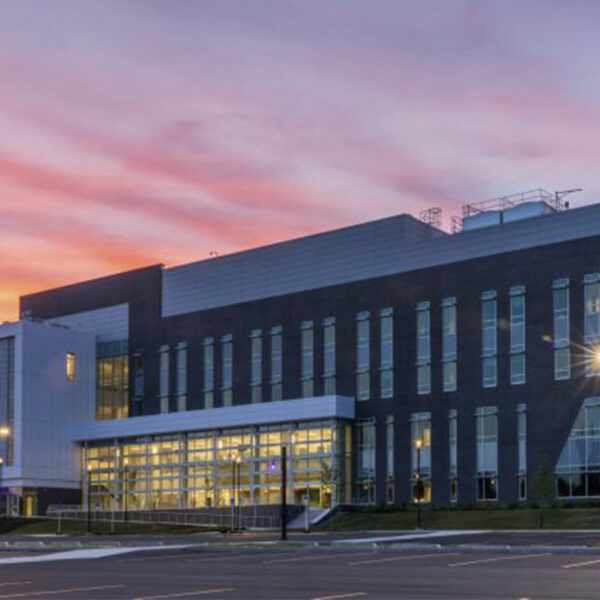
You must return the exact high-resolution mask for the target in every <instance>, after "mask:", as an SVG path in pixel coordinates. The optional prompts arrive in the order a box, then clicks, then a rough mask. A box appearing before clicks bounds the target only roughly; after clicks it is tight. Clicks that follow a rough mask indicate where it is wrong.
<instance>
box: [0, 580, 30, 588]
mask: <svg viewBox="0 0 600 600" xmlns="http://www.w3.org/2000/svg"><path fill="white" fill-rule="evenodd" d="M30 584H31V581H5V582H4V583H0V587H8V586H10V585H30Z"/></svg>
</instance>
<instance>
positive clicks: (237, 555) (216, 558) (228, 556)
mask: <svg viewBox="0 0 600 600" xmlns="http://www.w3.org/2000/svg"><path fill="white" fill-rule="evenodd" d="M289 554H290V553H289V552H264V551H261V552H252V553H249V552H248V553H240V552H237V553H235V554H226V555H223V556H213V557H209V558H188V559H187V560H186V562H190V563H200V562H214V561H220V560H231V559H232V558H240V557H241V556H258V557H259V558H260V557H261V556H282V555H283V556H289ZM130 560H132V559H130Z"/></svg>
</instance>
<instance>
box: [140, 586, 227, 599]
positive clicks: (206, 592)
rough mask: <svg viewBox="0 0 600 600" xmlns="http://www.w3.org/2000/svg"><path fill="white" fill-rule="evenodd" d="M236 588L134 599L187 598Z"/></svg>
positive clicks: (220, 592) (221, 592)
mask: <svg viewBox="0 0 600 600" xmlns="http://www.w3.org/2000/svg"><path fill="white" fill-rule="evenodd" d="M234 591H235V588H215V589H213V590H194V591H193V592H181V593H179V594H164V595H160V596H137V597H136V598H133V600H159V599H160V598H185V597H188V598H189V597H190V596H206V595H208V594H223V593H224V592H234Z"/></svg>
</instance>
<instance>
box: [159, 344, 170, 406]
mask: <svg viewBox="0 0 600 600" xmlns="http://www.w3.org/2000/svg"><path fill="white" fill-rule="evenodd" d="M159 369H160V370H159V374H158V394H159V401H160V412H161V413H168V412H169V346H168V345H165V346H161V347H160V350H159Z"/></svg>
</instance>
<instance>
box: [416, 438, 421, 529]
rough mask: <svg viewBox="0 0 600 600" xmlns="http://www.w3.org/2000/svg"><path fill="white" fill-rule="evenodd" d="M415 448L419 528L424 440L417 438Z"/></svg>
mask: <svg viewBox="0 0 600 600" xmlns="http://www.w3.org/2000/svg"><path fill="white" fill-rule="evenodd" d="M414 445H415V450H416V451H417V475H416V484H415V499H416V501H417V529H421V494H422V492H421V448H422V447H423V440H422V439H421V438H417V439H416V440H415V441H414Z"/></svg>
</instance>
